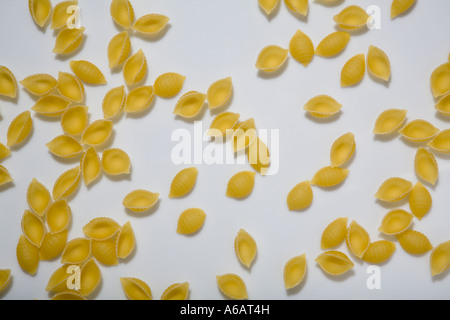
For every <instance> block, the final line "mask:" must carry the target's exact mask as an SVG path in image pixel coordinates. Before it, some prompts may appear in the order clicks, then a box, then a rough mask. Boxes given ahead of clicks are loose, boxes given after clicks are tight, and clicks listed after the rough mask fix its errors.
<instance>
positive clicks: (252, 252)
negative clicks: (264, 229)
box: [234, 229, 257, 268]
mask: <svg viewBox="0 0 450 320" xmlns="http://www.w3.org/2000/svg"><path fill="white" fill-rule="evenodd" d="M234 251H235V252H236V256H237V257H238V259H239V261H240V262H241V263H242V264H243V265H244V266H246V267H247V268H250V266H251V264H252V262H253V260H254V259H255V257H256V252H257V247H256V241H255V239H253V237H252V236H251V235H250V234H249V233H248V232H247V231H245V230H244V229H240V230H239V232H238V234H237V235H236V238H235V239H234Z"/></svg>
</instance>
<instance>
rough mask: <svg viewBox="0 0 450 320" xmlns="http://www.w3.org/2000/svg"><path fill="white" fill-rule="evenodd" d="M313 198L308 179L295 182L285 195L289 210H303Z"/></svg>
mask: <svg viewBox="0 0 450 320" xmlns="http://www.w3.org/2000/svg"><path fill="white" fill-rule="evenodd" d="M312 200H313V191H312V188H311V183H310V182H309V181H303V182H300V183H299V184H297V185H296V186H295V187H294V188H292V190H291V191H289V194H288V196H287V200H286V202H287V205H288V208H289V210H291V211H294V210H305V209H306V208H308V207H309V206H310V205H311V203H312Z"/></svg>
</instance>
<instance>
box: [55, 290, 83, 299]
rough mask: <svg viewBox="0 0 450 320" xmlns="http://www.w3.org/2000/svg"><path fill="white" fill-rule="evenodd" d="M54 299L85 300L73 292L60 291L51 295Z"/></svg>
mask: <svg viewBox="0 0 450 320" xmlns="http://www.w3.org/2000/svg"><path fill="white" fill-rule="evenodd" d="M52 300H54V301H85V300H87V299H86V298H85V297H83V296H82V295H80V294H78V293H75V292H61V293H57V294H55V295H54V296H53V297H52Z"/></svg>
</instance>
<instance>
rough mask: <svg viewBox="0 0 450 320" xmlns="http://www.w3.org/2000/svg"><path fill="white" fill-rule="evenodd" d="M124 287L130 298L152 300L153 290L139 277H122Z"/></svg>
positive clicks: (121, 281)
mask: <svg viewBox="0 0 450 320" xmlns="http://www.w3.org/2000/svg"><path fill="white" fill-rule="evenodd" d="M120 283H121V284H122V289H123V292H124V293H125V295H126V296H127V298H128V299H130V300H138V301H144V300H152V299H153V298H152V291H151V290H150V287H149V286H148V285H147V284H146V283H145V282H144V281H142V280H140V279H137V278H130V277H127V278H120Z"/></svg>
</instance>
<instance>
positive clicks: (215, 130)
mask: <svg viewBox="0 0 450 320" xmlns="http://www.w3.org/2000/svg"><path fill="white" fill-rule="evenodd" d="M239 118H240V114H239V113H233V112H222V113H221V114H219V115H217V116H216V117H215V118H214V119H213V121H212V122H211V125H210V126H209V130H208V135H209V136H213V137H220V136H225V135H227V133H229V132H231V130H232V129H233V128H234V127H235V126H236V124H237V123H238V122H239ZM227 131H228V132H227Z"/></svg>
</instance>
